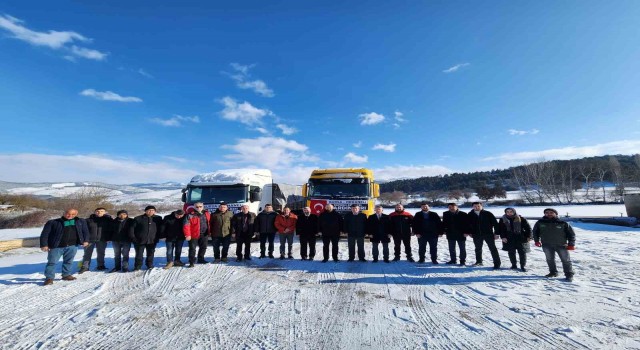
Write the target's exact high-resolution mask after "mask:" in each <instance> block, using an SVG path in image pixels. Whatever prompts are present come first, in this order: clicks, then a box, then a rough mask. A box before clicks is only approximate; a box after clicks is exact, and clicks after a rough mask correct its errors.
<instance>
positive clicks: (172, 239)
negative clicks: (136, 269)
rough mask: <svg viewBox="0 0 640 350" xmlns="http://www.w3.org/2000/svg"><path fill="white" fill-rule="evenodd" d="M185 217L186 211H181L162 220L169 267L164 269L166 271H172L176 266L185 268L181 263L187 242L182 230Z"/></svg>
mask: <svg viewBox="0 0 640 350" xmlns="http://www.w3.org/2000/svg"><path fill="white" fill-rule="evenodd" d="M183 217H184V211H182V210H180V209H179V210H176V211H174V212H173V213H171V214H169V215H167V216H165V217H164V219H163V220H162V225H163V226H164V227H163V229H162V237H163V238H165V245H166V247H167V265H166V266H165V267H164V268H165V269H170V268H172V267H173V266H174V265H175V266H184V263H182V261H180V256H181V255H182V245H183V244H184V240H185V237H184V232H183V230H182V226H183V225H182V218H183ZM174 255H175V258H174Z"/></svg>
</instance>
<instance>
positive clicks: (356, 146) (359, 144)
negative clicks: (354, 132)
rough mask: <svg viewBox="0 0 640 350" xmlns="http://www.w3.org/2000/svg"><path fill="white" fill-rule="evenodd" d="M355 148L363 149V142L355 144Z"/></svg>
mask: <svg viewBox="0 0 640 350" xmlns="http://www.w3.org/2000/svg"><path fill="white" fill-rule="evenodd" d="M353 147H355V148H360V147H362V141H358V142H356V143H354V144H353Z"/></svg>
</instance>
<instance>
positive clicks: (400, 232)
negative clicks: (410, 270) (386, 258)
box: [389, 203, 415, 262]
mask: <svg viewBox="0 0 640 350" xmlns="http://www.w3.org/2000/svg"><path fill="white" fill-rule="evenodd" d="M389 219H390V220H391V234H392V235H393V253H394V255H395V257H394V258H393V261H399V260H400V246H401V245H402V244H404V254H405V256H406V257H407V261H408V262H415V260H413V254H412V253H411V223H412V222H413V215H411V214H410V213H409V212H407V211H405V210H404V206H403V205H402V204H400V203H398V204H396V210H395V211H394V212H393V213H391V215H389Z"/></svg>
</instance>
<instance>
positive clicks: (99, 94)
mask: <svg viewBox="0 0 640 350" xmlns="http://www.w3.org/2000/svg"><path fill="white" fill-rule="evenodd" d="M80 95H82V96H87V97H93V98H95V99H97V100H102V101H117V102H142V99H141V98H139V97H134V96H128V97H127V96H120V95H118V94H116V93H115V92H112V91H96V90H94V89H86V90H83V91H81V92H80Z"/></svg>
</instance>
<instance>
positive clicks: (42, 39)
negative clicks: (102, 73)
mask: <svg viewBox="0 0 640 350" xmlns="http://www.w3.org/2000/svg"><path fill="white" fill-rule="evenodd" d="M0 28H2V29H4V30H6V31H8V32H10V33H11V34H12V35H13V38H15V39H18V40H22V41H25V42H27V43H29V44H31V45H34V46H44V47H48V48H50V49H52V50H65V51H68V52H70V53H71V54H73V55H75V56H77V57H82V58H87V59H91V60H97V61H102V60H104V59H105V58H106V57H107V55H108V54H107V53H104V52H100V51H97V50H92V49H87V48H84V47H79V46H77V45H74V43H89V42H91V41H92V40H91V39H89V38H87V37H85V36H83V35H82V34H79V33H76V32H73V31H62V32H60V31H56V30H49V31H48V32H37V31H34V30H31V29H29V28H27V27H25V26H24V21H22V20H20V19H17V18H15V17H12V16H9V15H0ZM65 59H68V60H73V56H68V55H66V56H65Z"/></svg>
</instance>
